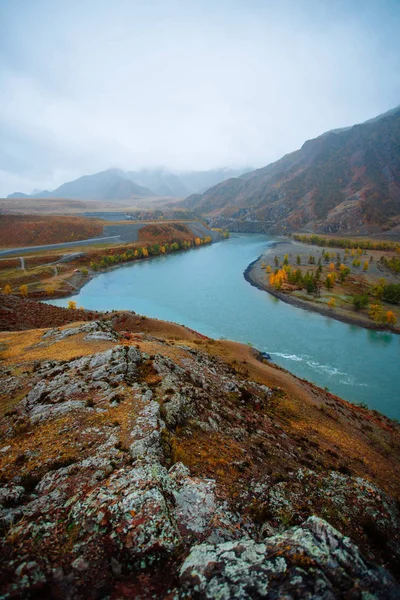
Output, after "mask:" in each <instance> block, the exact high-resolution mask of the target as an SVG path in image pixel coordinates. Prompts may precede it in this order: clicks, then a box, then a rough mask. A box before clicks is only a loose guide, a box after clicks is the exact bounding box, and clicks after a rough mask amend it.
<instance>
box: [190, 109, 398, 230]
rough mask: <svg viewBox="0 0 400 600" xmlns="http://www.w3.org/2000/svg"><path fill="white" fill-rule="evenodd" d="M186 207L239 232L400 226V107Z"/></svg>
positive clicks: (320, 139)
mask: <svg viewBox="0 0 400 600" xmlns="http://www.w3.org/2000/svg"><path fill="white" fill-rule="evenodd" d="M182 205H183V206H185V207H187V208H190V209H192V210H195V211H196V212H198V213H201V214H203V215H209V216H211V217H212V218H213V222H214V224H220V225H228V226H229V227H230V228H231V229H232V230H233V231H235V230H236V231H275V232H285V231H293V230H307V231H317V232H325V233H331V232H349V233H350V232H351V233H375V232H379V231H385V230H389V229H391V228H393V227H396V225H398V224H400V106H399V107H397V108H395V109H393V110H391V111H389V112H388V113H385V114H384V115H380V116H378V117H376V118H374V119H371V120H369V121H367V122H365V123H362V124H359V125H354V126H353V127H348V128H344V129H337V130H333V131H329V132H327V133H325V134H323V135H321V136H319V137H317V138H315V139H313V140H309V141H307V142H305V144H304V145H303V146H302V148H301V149H300V150H297V151H296V152H292V153H291V154H287V155H286V156H284V157H283V158H281V159H280V160H278V161H277V162H275V163H272V164H270V165H268V166H266V167H264V168H261V169H257V170H256V171H252V172H250V173H246V174H244V175H242V176H240V177H238V178H233V179H229V180H227V181H224V182H223V183H220V184H219V185H216V186H214V187H212V188H211V189H209V190H207V191H206V192H205V193H203V194H195V195H192V196H189V197H188V198H187V199H186V200H184V202H183V203H182Z"/></svg>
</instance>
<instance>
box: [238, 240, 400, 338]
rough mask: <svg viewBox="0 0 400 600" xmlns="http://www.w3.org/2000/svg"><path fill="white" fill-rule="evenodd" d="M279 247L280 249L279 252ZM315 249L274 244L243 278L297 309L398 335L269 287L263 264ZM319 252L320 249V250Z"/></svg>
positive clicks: (359, 317)
mask: <svg viewBox="0 0 400 600" xmlns="http://www.w3.org/2000/svg"><path fill="white" fill-rule="evenodd" d="M278 247H279V249H278V250H277V248H278ZM315 248H316V247H315V246H309V245H307V244H302V243H300V242H295V241H292V240H287V241H278V242H274V243H273V244H272V245H271V246H269V247H268V249H267V250H266V251H265V252H264V253H263V254H261V255H260V256H259V257H258V258H257V259H256V260H254V261H253V262H252V263H250V264H249V266H248V267H247V268H246V269H245V271H244V272H243V276H244V278H245V279H246V281H247V282H248V283H250V284H251V285H253V286H254V287H256V288H258V289H259V290H262V291H264V292H267V293H268V294H271V296H274V297H275V298H278V299H279V300H282V302H286V304H290V305H292V306H295V307H296V308H302V309H303V310H308V311H310V312H315V313H318V314H320V315H322V316H325V317H329V318H331V319H335V320H336V321H341V322H342V323H347V324H349V325H357V326H358V327H364V328H365V329H370V330H373V331H386V332H391V333H397V334H398V333H400V328H399V327H395V328H392V329H389V328H388V327H387V326H384V325H380V324H378V323H374V322H373V321H370V320H367V319H366V318H365V316H364V315H360V314H357V313H356V312H353V311H352V312H350V311H346V312H345V311H343V310H342V312H340V313H339V312H337V311H336V310H331V309H329V308H328V307H324V306H321V305H317V304H316V303H315V302H313V301H312V300H311V298H310V301H309V302H308V301H306V300H301V299H300V298H296V297H294V296H292V295H290V294H285V293H283V292H279V291H277V290H275V289H274V288H273V287H272V286H270V285H268V283H267V281H266V277H265V271H264V270H263V269H262V268H261V264H262V263H265V262H267V259H271V256H272V255H277V256H278V257H279V258H280V259H283V256H284V255H285V254H289V253H290V252H292V253H293V252H295V253H296V254H298V253H307V254H310V253H311V251H312V249H314V250H315ZM273 250H274V252H273ZM318 250H320V249H319V248H318ZM272 257H273V256H272Z"/></svg>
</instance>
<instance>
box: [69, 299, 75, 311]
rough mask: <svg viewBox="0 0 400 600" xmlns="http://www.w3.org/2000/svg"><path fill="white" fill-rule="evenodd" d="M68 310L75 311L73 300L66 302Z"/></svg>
mask: <svg viewBox="0 0 400 600" xmlns="http://www.w3.org/2000/svg"><path fill="white" fill-rule="evenodd" d="M68 308H70V309H71V310H76V302H75V301H74V300H68Z"/></svg>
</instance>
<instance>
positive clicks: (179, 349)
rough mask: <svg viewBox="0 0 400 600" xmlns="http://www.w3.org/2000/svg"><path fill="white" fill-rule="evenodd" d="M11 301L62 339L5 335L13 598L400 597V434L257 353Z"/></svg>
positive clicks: (156, 325) (3, 470)
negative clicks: (265, 359)
mask: <svg viewBox="0 0 400 600" xmlns="http://www.w3.org/2000/svg"><path fill="white" fill-rule="evenodd" d="M13 302H14V301H13V297H7V298H5V297H4V296H2V295H1V294H0V306H2V305H3V303H5V308H7V309H8V310H10V311H13V309H14V310H15V312H16V314H20V315H21V323H22V324H24V323H25V326H29V325H30V322H29V320H24V317H23V315H24V314H26V313H29V314H30V313H32V312H35V324H36V327H37V326H38V324H39V319H40V314H41V313H42V314H43V326H45V327H47V328H48V327H52V328H50V329H27V330H25V331H4V332H1V333H0V359H1V365H0V377H1V388H0V389H1V395H0V417H1V418H0V440H1V444H0V477H1V487H0V522H1V524H2V526H3V533H4V535H2V537H1V541H0V548H1V551H0V567H1V568H0V573H1V575H0V593H1V594H2V597H4V598H16V597H26V598H28V597H29V598H33V597H36V598H39V597H40V598H41V599H45V598H66V597H74V598H77V599H79V598H85V599H87V598H88V599H89V598H90V599H91V598H93V599H94V598H104V597H110V598H121V599H123V598H152V597H154V598H166V599H167V598H177V599H179V598H182V599H183V598H210V599H211V598H243V599H250V598H261V597H264V598H267V599H271V600H272V599H276V598H281V597H285V598H288V600H295V599H296V600H301V599H304V598H316V597H319V598H342V597H347V598H361V597H367V596H368V597H371V598H372V597H374V598H377V599H381V600H384V599H385V600H387V599H389V600H390V599H392V600H394V599H395V598H398V597H399V594H400V587H399V584H398V583H397V582H396V580H395V578H396V577H398V576H399V572H400V570H399V564H400V562H399V560H400V553H399V548H400V543H399V542H400V520H399V502H398V500H399V497H400V478H399V473H400V469H399V463H400V428H399V425H398V424H396V423H394V422H392V421H390V420H389V419H387V418H386V417H384V416H382V415H380V414H379V413H377V412H374V411H368V410H366V409H364V408H361V407H359V406H354V405H351V404H349V403H348V402H345V401H343V400H341V399H339V398H337V397H335V396H333V395H332V394H330V393H329V392H328V391H326V390H321V389H319V388H317V387H315V386H314V385H312V384H310V383H307V382H305V381H302V380H299V379H297V378H296V377H294V376H292V375H290V374H289V373H287V372H286V371H284V370H283V369H280V368H278V367H274V365H273V364H266V363H264V362H263V361H262V360H260V356H259V355H258V354H257V352H256V351H254V350H253V349H251V348H249V347H248V346H246V345H241V344H237V343H233V342H228V341H224V340H220V341H214V340H210V339H208V338H205V337H204V336H202V335H200V334H197V333H196V332H194V331H191V330H189V329H187V328H185V327H182V326H179V325H174V324H172V323H165V322H163V321H157V320H154V319H147V318H145V317H140V316H138V315H136V314H135V313H128V312H124V313H111V314H107V315H101V314H99V313H97V314H95V315H93V314H92V318H94V319H96V320H93V321H89V322H82V321H81V322H77V323H71V324H69V325H62V326H61V327H60V324H62V323H68V322H69V321H70V320H71V315H73V314H74V311H73V310H68V309H57V310H56V311H55V312H54V315H53V313H52V311H51V310H50V309H49V307H48V306H46V305H41V304H37V305H36V306H37V308H36V309H35V310H34V308H33V305H35V304H36V303H32V301H30V302H29V301H24V300H21V299H16V300H15V306H14V305H13ZM24 303H26V307H24ZM62 313H65V317H63V316H62ZM76 316H77V318H79V319H86V318H88V317H89V314H87V313H81V312H79V313H78V312H77V313H76ZM51 318H54V323H53V325H51V324H50V321H51ZM31 326H32V325H31Z"/></svg>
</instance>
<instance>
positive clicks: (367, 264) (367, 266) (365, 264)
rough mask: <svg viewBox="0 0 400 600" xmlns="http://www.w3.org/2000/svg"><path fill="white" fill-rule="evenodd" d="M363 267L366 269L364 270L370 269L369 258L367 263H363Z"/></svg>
mask: <svg viewBox="0 0 400 600" xmlns="http://www.w3.org/2000/svg"><path fill="white" fill-rule="evenodd" d="M363 269H364V271H368V269H369V262H368V261H367V260H366V261H365V263H364V265H363Z"/></svg>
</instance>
